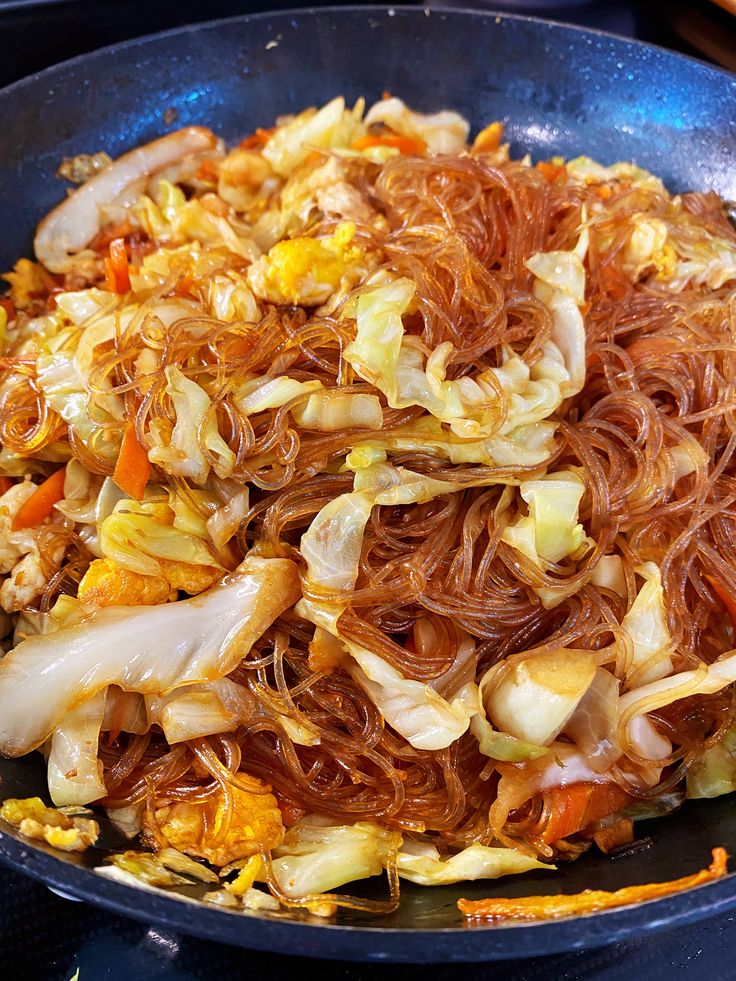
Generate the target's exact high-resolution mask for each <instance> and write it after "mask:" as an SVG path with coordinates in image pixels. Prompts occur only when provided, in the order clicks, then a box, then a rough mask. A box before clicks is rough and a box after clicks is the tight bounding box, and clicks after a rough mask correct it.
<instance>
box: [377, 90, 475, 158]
mask: <svg viewBox="0 0 736 981" xmlns="http://www.w3.org/2000/svg"><path fill="white" fill-rule="evenodd" d="M365 123H366V126H371V125H373V124H374V123H385V124H386V125H387V126H389V127H390V128H391V129H392V130H393V131H394V132H395V133H399V134H400V135H402V136H412V137H415V138H418V139H420V140H423V141H424V143H426V145H427V149H428V150H429V152H430V153H434V154H438V153H460V151H461V150H463V149H464V148H465V144H466V143H467V141H468V134H469V133H470V124H469V123H468V121H467V120H466V119H463V117H462V116H461V115H460V114H459V113H457V112H452V111H450V110H447V109H445V110H443V111H441V112H435V113H433V114H431V115H424V114H422V113H420V112H412V110H411V109H408V108H407V106H406V105H405V104H404V103H403V102H402V101H401V99H397V98H396V97H392V98H390V99H381V100H380V102H376V103H375V104H374V105H372V106H371V108H370V109H369V110H368V112H367V113H366V116H365Z"/></svg>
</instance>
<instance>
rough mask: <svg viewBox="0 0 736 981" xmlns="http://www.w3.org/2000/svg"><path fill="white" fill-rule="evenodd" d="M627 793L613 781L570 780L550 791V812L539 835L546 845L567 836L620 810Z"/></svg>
mask: <svg viewBox="0 0 736 981" xmlns="http://www.w3.org/2000/svg"><path fill="white" fill-rule="evenodd" d="M629 801H630V797H629V795H628V794H627V793H626V791H625V790H622V789H621V788H620V787H619V786H618V784H615V783H573V784H568V786H566V787H556V788H555V789H554V790H553V791H552V813H551V815H550V818H549V821H548V822H547V827H546V828H545V829H544V832H543V834H542V841H543V842H545V844H547V845H551V844H553V843H554V842H555V841H560V839H561V838H569V837H570V835H574V834H577V832H578V831H582V830H583V828H587V827H588V825H589V824H593V822H594V821H600V820H601V818H604V817H608V815H609V814H615V812H616V811H619V810H621V808H622V807H624V806H625V805H626V804H628V803H629Z"/></svg>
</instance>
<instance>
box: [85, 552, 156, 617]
mask: <svg viewBox="0 0 736 981" xmlns="http://www.w3.org/2000/svg"><path fill="white" fill-rule="evenodd" d="M171 593H172V589H171V587H170V586H169V584H168V582H166V580H165V579H160V578H158V577H156V576H142V575H141V574H140V572H133V571H132V570H130V569H124V568H123V567H122V566H120V565H117V563H115V562H113V561H112V560H111V559H95V560H94V562H92V563H91V564H90V567H89V569H87V571H86V572H85V574H84V576H83V578H82V581H81V582H80V584H79V590H78V592H77V598H78V599H79V601H80V602H81V603H85V604H88V605H89V604H94V605H95V606H156V605H158V604H159V603H166V602H167V601H168V600H169V598H170V595H171Z"/></svg>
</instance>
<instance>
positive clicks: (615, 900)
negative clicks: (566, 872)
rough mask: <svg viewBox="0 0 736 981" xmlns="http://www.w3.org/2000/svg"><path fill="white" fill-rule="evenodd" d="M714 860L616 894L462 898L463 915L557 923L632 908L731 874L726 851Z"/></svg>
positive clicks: (715, 852) (720, 851)
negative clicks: (689, 872)
mask: <svg viewBox="0 0 736 981" xmlns="http://www.w3.org/2000/svg"><path fill="white" fill-rule="evenodd" d="M712 855H713V861H712V862H711V864H710V866H709V867H708V868H707V869H701V871H700V872H696V873H695V874H694V875H686V876H684V877H683V878H682V879H673V880H672V881H670V882H653V883H649V884H648V885H644V886H626V887H625V888H624V889H617V890H616V891H615V892H607V891H605V890H603V889H585V890H583V892H579V893H576V894H575V895H572V896H523V897H521V898H520V899H475V900H474V899H459V900H458V903H457V905H458V909H459V910H460V912H461V913H462V914H463V916H468V917H473V918H475V919H484V920H556V919H559V918H561V917H563V916H581V915H582V914H584V913H595V912H596V911H597V910H601V909H613V908H615V907H616V906H629V905H631V904H632V903H641V902H644V901H645V900H647V899H659V898H660V897H662V896H671V895H672V894H673V893H676V892H683V891H684V890H686V889H692V888H693V886H700V885H702V884H703V883H705V882H713V881H714V880H716V879H720V878H722V877H723V876H724V875H726V872H727V871H728V870H727V868H726V862H727V859H728V855H727V854H726V850H725V848H714V849H713V852H712Z"/></svg>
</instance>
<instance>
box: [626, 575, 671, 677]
mask: <svg viewBox="0 0 736 981" xmlns="http://www.w3.org/2000/svg"><path fill="white" fill-rule="evenodd" d="M635 572H636V573H637V575H639V576H641V577H642V578H643V579H644V580H645V582H644V585H643V586H642V587H641V589H640V590H639V592H638V593H637V596H636V599H635V600H634V602H633V604H632V606H631V609H630V610H629V612H628V613H627V614H626V616H625V617H624V618H623V620H622V621H621V626H622V627H623V628H624V630H626V631H627V633H628V634H629V637H630V638H631V643H632V645H633V650H634V658H633V662H632V664H631V668H630V670H629V672H628V675H627V681H628V683H629V686H630V687H631V686H632V685H633V686H634V687H636V686H639V685H646V684H648V683H649V682H650V681H657V680H658V679H659V678H664V677H665V676H666V675H668V674H670V672H671V671H672V658H671V657H670V653H671V650H672V638H671V636H670V631H669V627H668V626H667V613H666V610H665V607H664V590H663V589H662V576H661V573H660V571H659V567H658V566H656V565H655V564H654V562H645V563H644V564H643V565H640V566H637V568H636V569H635Z"/></svg>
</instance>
